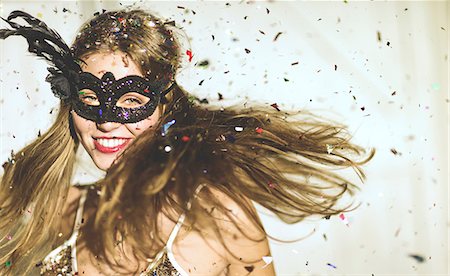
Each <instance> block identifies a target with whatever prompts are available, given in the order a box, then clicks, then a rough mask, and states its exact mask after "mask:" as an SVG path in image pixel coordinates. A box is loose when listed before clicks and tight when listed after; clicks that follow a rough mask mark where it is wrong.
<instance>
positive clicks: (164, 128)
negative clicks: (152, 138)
mask: <svg viewBox="0 0 450 276" xmlns="http://www.w3.org/2000/svg"><path fill="white" fill-rule="evenodd" d="M173 124H175V120H172V121H169V122H167V123H165V124H164V125H163V127H162V132H161V135H162V136H166V134H167V130H168V129H169V128H170V127H171V126H172V125H173Z"/></svg>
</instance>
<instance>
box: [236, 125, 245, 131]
mask: <svg viewBox="0 0 450 276" xmlns="http://www.w3.org/2000/svg"><path fill="white" fill-rule="evenodd" d="M234 130H236V131H237V132H241V131H243V130H244V128H243V127H241V126H236V127H234Z"/></svg>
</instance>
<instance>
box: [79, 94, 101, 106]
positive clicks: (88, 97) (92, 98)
mask: <svg viewBox="0 0 450 276" xmlns="http://www.w3.org/2000/svg"><path fill="white" fill-rule="evenodd" d="M80 100H81V101H82V102H83V103H85V104H88V105H100V102H99V101H98V98H97V96H96V95H95V94H91V93H84V92H82V91H81V92H80Z"/></svg>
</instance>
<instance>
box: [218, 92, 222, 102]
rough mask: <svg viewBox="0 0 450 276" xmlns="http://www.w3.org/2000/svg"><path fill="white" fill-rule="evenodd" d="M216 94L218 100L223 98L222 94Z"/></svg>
mask: <svg viewBox="0 0 450 276" xmlns="http://www.w3.org/2000/svg"><path fill="white" fill-rule="evenodd" d="M217 96H219V101H221V100H223V95H222V94H220V93H217Z"/></svg>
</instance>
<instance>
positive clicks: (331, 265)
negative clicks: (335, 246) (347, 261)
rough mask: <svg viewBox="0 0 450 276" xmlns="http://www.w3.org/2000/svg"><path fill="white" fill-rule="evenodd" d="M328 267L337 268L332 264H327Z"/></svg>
mask: <svg viewBox="0 0 450 276" xmlns="http://www.w3.org/2000/svg"><path fill="white" fill-rule="evenodd" d="M327 266H330V267H332V268H334V269H336V268H337V267H336V266H335V265H333V264H330V263H327Z"/></svg>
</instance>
